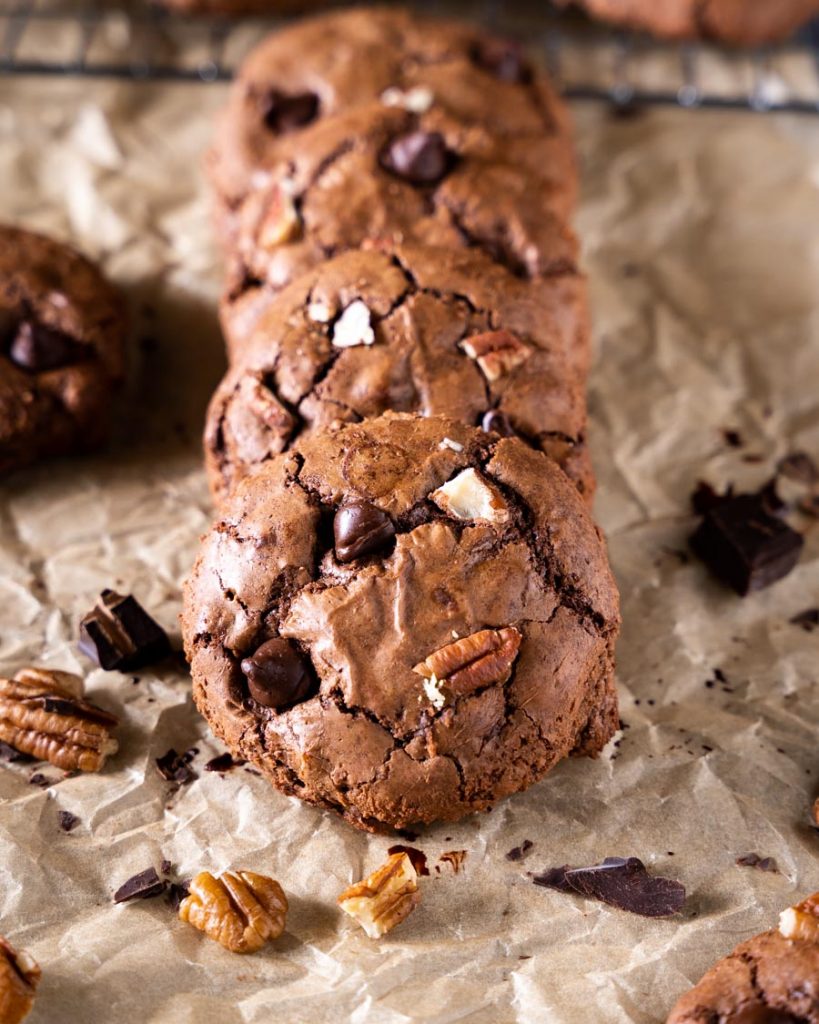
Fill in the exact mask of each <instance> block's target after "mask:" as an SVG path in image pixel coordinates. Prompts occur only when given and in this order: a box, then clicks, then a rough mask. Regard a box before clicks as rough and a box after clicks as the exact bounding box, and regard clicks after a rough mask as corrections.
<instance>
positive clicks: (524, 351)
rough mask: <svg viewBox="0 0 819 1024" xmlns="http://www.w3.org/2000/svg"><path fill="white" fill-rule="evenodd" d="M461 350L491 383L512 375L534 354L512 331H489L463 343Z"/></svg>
mask: <svg viewBox="0 0 819 1024" xmlns="http://www.w3.org/2000/svg"><path fill="white" fill-rule="evenodd" d="M461 348H462V349H463V350H464V352H466V354H467V355H468V356H469V358H470V359H474V360H475V362H476V363H477V364H478V366H480V368H481V372H482V373H483V375H484V377H486V379H487V380H488V381H489V382H490V383H491V382H493V381H496V380H498V378H499V377H503V376H504V375H505V374H507V373H511V372H512V370H514V369H516V368H517V367H518V366H520V365H521V364H522V363H525V362H526V360H527V359H528V358H529V356H530V355H531V354H532V348H531V346H530V345H527V344H526V342H524V341H521V340H520V338H519V337H518V336H517V335H516V334H512V333H511V331H487V332H486V333H485V334H474V335H473V336H472V337H471V338H467V339H466V340H465V341H462V342H461Z"/></svg>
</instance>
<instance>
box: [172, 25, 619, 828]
mask: <svg viewBox="0 0 819 1024" xmlns="http://www.w3.org/2000/svg"><path fill="white" fill-rule="evenodd" d="M209 168H210V174H211V178H212V181H213V185H214V188H215V191H216V194H217V223H218V225H219V227H220V230H221V233H222V235H223V238H224V241H225V244H226V247H227V249H228V251H229V253H230V270H229V275H228V284H227V288H226V292H225V296H224V300H223V302H222V309H221V313H222V321H223V327H224V330H225V335H226V338H227V342H228V348H229V352H230V356H231V363H232V365H231V368H230V370H229V372H228V374H227V376H226V377H225V379H224V381H223V382H222V384H221V386H220V387H219V389H218V390H217V392H216V394H215V396H214V398H213V401H212V403H211V407H210V410H209V414H208V423H207V428H206V435H205V446H206V455H207V463H208V470H209V477H210V482H211V486H212V489H213V493H214V496H215V498H216V499H217V502H218V503H219V505H220V508H221V510H222V515H223V518H222V519H221V521H220V522H219V523H218V524H217V525H216V527H215V528H214V530H213V531H212V533H211V534H210V535H209V536H208V538H206V541H205V544H204V547H203V553H202V556H201V558H200V560H199V563H198V565H197V568H196V570H195V573H194V576H193V578H192V580H191V583H190V585H189V587H188V589H187V594H186V610H185V616H184V631H185V641H186V650H187V653H188V655H189V657H190V658H191V661H192V666H193V676H194V693H195V696H196V700H197V703H198V705H199V707H200V708H201V710H202V711H203V713H204V714H205V715H206V717H207V718H208V720H209V721H210V723H211V725H212V727H213V729H214V731H215V732H216V733H217V734H218V735H220V736H222V737H223V738H224V739H225V740H226V742H228V744H229V745H230V746H231V749H233V750H234V752H237V753H238V754H239V756H241V757H245V758H247V759H249V760H252V761H254V762H255V763H256V764H257V765H258V766H259V767H260V769H261V770H262V771H263V772H265V773H266V774H267V775H268V776H269V777H270V778H271V779H272V781H273V782H274V783H275V784H276V785H278V786H279V788H281V789H283V790H284V791H285V792H288V793H294V794H297V795H299V796H301V797H302V798H304V799H306V800H308V801H312V802H314V803H319V804H321V805H322V806H326V807H331V808H333V809H335V810H337V811H339V813H341V814H342V815H344V816H345V817H346V818H348V820H350V821H352V822H353V823H355V824H358V825H361V826H362V827H366V828H375V827H379V826H383V825H392V826H397V827H401V826H403V825H406V824H409V823H410V822H412V821H425V822H426V821H432V820H435V819H436V818H441V817H443V818H456V817H459V816H460V815H462V814H465V813H468V812H469V811H471V810H477V809H480V808H483V807H486V806H489V805H490V804H491V803H492V801H493V800H495V799H497V798H498V797H499V796H501V795H503V794H505V793H509V792H513V791H515V790H517V789H522V788H524V787H525V786H527V785H529V784H530V783H531V782H533V781H534V780H535V779H537V778H538V777H540V775H542V774H543V773H544V772H545V771H547V770H548V769H549V768H551V766H552V765H553V764H554V763H555V762H556V761H557V760H559V759H560V758H562V757H564V756H566V755H567V754H569V753H571V752H577V753H585V754H592V755H593V754H595V753H596V752H598V751H599V750H600V749H601V747H602V746H603V744H605V742H606V741H607V740H608V738H610V736H611V735H612V733H613V731H614V729H615V728H616V721H617V714H616V697H615V695H614V690H613V686H612V672H613V645H614V640H615V637H616V634H617V629H618V613H617V599H616V589H615V587H614V584H613V581H612V580H611V576H610V574H609V570H608V566H607V562H606V556H605V548H604V545H603V543H602V541H601V539H600V537H599V534H598V532H597V531H596V529H595V527H594V525H593V523H592V522H591V520H590V518H589V515H588V511H587V508H586V506H585V505H584V501H583V498H585V499H586V500H589V499H590V497H591V495H592V492H593V476H592V471H591V466H590V462H589V459H588V453H587V451H586V447H585V430H586V401H585V389H586V376H587V373H588V362H589V329H588V323H587V312H586V297H585V291H584V284H583V280H582V278H581V277H580V275H579V274H578V272H577V269H576V256H577V245H576V242H575V238H574V236H573V234H572V231H571V228H570V227H569V223H568V221H569V217H570V215H571V212H572V209H573V206H574V201H575V195H576V191H577V179H576V173H575V168H574V161H573V154H572V146H571V140H570V137H569V132H568V128H567V121H566V115H565V111H564V109H563V107H562V106H561V104H560V102H559V100H558V99H557V97H556V96H555V94H554V93H553V91H552V88H551V86H550V84H549V82H548V80H547V79H546V78H545V76H543V75H542V74H539V73H537V72H536V71H535V70H534V69H532V68H530V67H529V66H528V65H527V63H526V62H525V61H524V59H523V58H522V56H521V54H520V52H519V51H518V50H517V48H515V47H514V46H512V45H510V44H508V43H504V42H500V41H498V40H495V39H493V38H491V37H489V36H486V35H484V34H483V33H481V32H480V31H479V30H477V29H475V28H473V27H469V26H465V25H460V24H452V23H442V22H438V21H435V20H430V19H425V18H420V17H416V16H414V15H410V14H409V13H407V12H405V11H401V10H389V11H387V10H380V9H376V10H367V11H355V10H354V11H348V12H342V13H336V14H332V15H326V16H323V17H320V18H316V19H313V20H310V21H307V22H304V23H302V24H301V25H297V26H295V27H292V28H288V29H286V30H284V31H282V32H280V33H279V34H278V35H276V36H274V37H272V38H271V39H270V40H268V41H266V42H264V43H263V44H262V45H261V46H260V47H259V48H258V49H257V50H256V51H255V53H254V54H252V55H251V57H250V58H249V59H248V61H247V63H246V65H245V67H244V68H243V70H242V72H241V74H240V75H239V78H238V80H237V82H236V83H235V86H234V88H233V92H232V94H231V99H230V101H229V104H228V106H227V109H226V111H225V112H224V114H223V116H222V119H221V122H220V127H219V134H218V137H217V142H216V144H215V145H214V147H213V149H212V150H211V153H210V154H209ZM547 455H548V456H550V457H551V458H552V459H554V460H555V461H554V462H552V461H550V458H547ZM558 467H560V468H558ZM453 645H454V646H453ZM251 738H252V742H251Z"/></svg>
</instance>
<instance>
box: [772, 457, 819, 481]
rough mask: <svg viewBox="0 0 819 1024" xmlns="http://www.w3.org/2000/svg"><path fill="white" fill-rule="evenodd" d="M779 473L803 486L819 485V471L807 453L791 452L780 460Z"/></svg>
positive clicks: (777, 467)
mask: <svg viewBox="0 0 819 1024" xmlns="http://www.w3.org/2000/svg"><path fill="white" fill-rule="evenodd" d="M776 469H777V472H778V473H779V474H780V475H781V476H784V477H787V478H788V479H789V480H798V481H799V483H802V484H807V485H811V484H815V483H819V469H817V467H816V463H815V462H814V461H813V459H812V458H811V457H810V455H808V453H807V452H791V453H790V454H789V455H785V456H784V457H783V458H781V459H780V460H779V462H778V463H777V466H776Z"/></svg>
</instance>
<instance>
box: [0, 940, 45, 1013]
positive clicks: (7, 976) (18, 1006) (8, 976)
mask: <svg viewBox="0 0 819 1024" xmlns="http://www.w3.org/2000/svg"><path fill="white" fill-rule="evenodd" d="M40 973H41V972H40V968H39V966H38V965H37V963H36V961H35V960H34V958H33V957H31V956H29V955H28V953H18V952H17V950H16V949H15V948H14V947H13V946H12V945H11V943H10V942H8V941H7V940H6V939H4V938H3V936H2V935H0V1021H2V1024H19V1022H20V1021H21V1020H22V1019H23V1018H24V1017H25V1016H27V1015H28V1013H29V1011H30V1010H31V1007H32V1004H33V1003H34V992H35V989H36V988H37V985H38V983H39V981H40Z"/></svg>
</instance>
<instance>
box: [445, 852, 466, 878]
mask: <svg viewBox="0 0 819 1024" xmlns="http://www.w3.org/2000/svg"><path fill="white" fill-rule="evenodd" d="M466 855H467V851H466V850H446V851H445V852H444V853H442V854H441V856H440V857H439V858H438V859H439V861H440V863H441V864H449V866H450V867H451V868H452V870H453V872H454V873H455V874H456V875H457V874H460V871H461V868H462V867H463V866H464V861H465V860H466Z"/></svg>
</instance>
